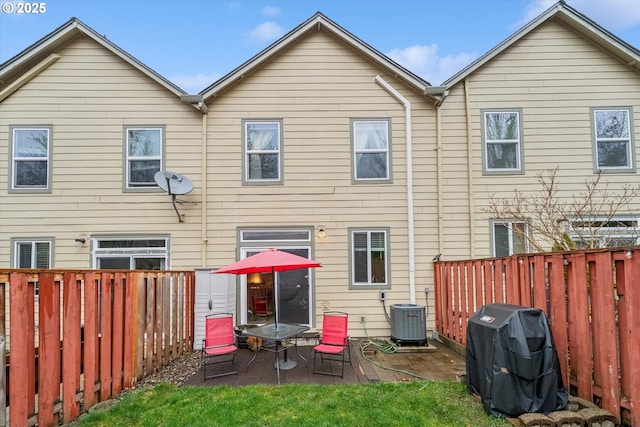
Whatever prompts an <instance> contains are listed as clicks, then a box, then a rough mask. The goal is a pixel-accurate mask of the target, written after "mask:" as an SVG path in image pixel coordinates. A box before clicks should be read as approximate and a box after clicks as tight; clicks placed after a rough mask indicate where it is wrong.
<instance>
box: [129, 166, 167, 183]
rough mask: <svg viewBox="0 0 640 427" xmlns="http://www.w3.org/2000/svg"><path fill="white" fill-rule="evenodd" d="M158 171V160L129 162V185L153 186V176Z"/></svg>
mask: <svg viewBox="0 0 640 427" xmlns="http://www.w3.org/2000/svg"><path fill="white" fill-rule="evenodd" d="M159 170H160V160H133V161H131V162H130V171H129V174H130V176H129V182H130V183H131V185H141V184H143V185H149V184H152V185H155V179H154V175H155V174H156V172H158V171H159Z"/></svg>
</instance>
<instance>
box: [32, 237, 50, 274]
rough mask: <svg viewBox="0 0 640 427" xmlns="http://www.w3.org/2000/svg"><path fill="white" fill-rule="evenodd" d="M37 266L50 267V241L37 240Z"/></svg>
mask: <svg viewBox="0 0 640 427" xmlns="http://www.w3.org/2000/svg"><path fill="white" fill-rule="evenodd" d="M35 245H36V266H35V267H36V268H49V267H50V266H49V253H50V250H49V243H48V242H36V244H35Z"/></svg>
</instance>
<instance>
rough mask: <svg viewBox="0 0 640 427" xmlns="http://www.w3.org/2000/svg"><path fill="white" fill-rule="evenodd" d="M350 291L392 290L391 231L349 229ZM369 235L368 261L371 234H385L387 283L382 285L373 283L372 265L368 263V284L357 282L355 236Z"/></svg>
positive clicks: (387, 229) (372, 228) (366, 228)
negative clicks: (360, 234) (357, 234)
mask: <svg viewBox="0 0 640 427" xmlns="http://www.w3.org/2000/svg"><path fill="white" fill-rule="evenodd" d="M348 231H349V289H389V288H391V261H390V260H391V256H390V252H389V235H390V229H389V228H387V227H371V228H369V227H363V228H360V227H358V228H349V230H348ZM356 233H367V259H369V258H370V254H371V233H384V255H385V267H384V268H385V281H384V282H382V283H373V282H371V276H372V275H371V264H370V263H367V270H368V271H367V277H368V281H367V282H356V281H355V257H354V252H355V239H354V234H356Z"/></svg>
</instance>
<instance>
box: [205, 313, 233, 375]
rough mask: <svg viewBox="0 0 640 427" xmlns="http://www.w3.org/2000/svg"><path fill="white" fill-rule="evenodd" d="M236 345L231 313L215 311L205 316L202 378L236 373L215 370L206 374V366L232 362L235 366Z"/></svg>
mask: <svg viewBox="0 0 640 427" xmlns="http://www.w3.org/2000/svg"><path fill="white" fill-rule="evenodd" d="M237 352H238V347H237V345H236V334H235V331H234V324H233V314H231V313H216V314H210V315H208V316H207V317H206V318H205V336H204V339H203V340H202V361H201V364H202V370H203V372H204V379H205V380H208V379H210V378H215V377H222V376H224V375H232V374H237V373H238V371H235V370H233V371H225V370H223V371H222V372H220V370H215V373H213V374H211V375H207V366H211V365H217V364H220V363H229V362H230V363H232V364H233V365H234V366H235V363H236V354H237Z"/></svg>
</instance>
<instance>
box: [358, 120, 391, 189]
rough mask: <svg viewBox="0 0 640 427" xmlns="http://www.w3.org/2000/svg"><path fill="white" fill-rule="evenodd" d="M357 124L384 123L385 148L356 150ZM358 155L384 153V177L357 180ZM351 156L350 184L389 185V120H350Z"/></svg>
mask: <svg viewBox="0 0 640 427" xmlns="http://www.w3.org/2000/svg"><path fill="white" fill-rule="evenodd" d="M359 123H384V124H385V125H386V128H387V129H386V130H387V141H386V142H387V146H386V148H384V149H382V148H378V149H375V148H372V149H357V148H356V125H357V124H359ZM360 153H368V154H372V153H385V161H386V171H385V172H386V176H384V177H381V178H358V160H357V159H358V154H360ZM351 156H352V160H351V163H352V183H354V184H358V183H360V184H363V183H364V184H371V183H390V182H391V176H392V174H391V121H390V120H389V119H352V120H351Z"/></svg>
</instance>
